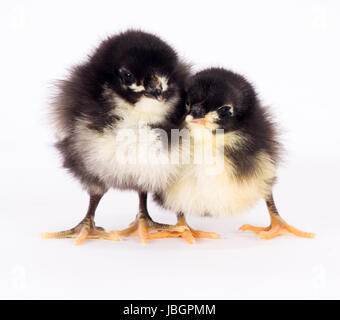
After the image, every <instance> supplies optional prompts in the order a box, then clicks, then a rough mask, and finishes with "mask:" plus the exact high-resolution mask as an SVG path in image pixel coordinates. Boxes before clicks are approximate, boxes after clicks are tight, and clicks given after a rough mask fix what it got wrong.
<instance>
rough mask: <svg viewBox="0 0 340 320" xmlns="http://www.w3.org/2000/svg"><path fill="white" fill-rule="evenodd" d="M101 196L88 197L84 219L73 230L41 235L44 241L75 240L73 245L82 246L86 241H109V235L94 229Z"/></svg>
mask: <svg viewBox="0 0 340 320" xmlns="http://www.w3.org/2000/svg"><path fill="white" fill-rule="evenodd" d="M102 196H103V195H102V194H101V195H90V203H89V207H88V210H87V213H86V216H85V218H84V219H83V220H82V221H81V222H80V223H79V224H78V225H77V226H75V227H74V228H72V229H69V230H65V231H60V232H52V233H43V234H42V235H41V236H42V238H44V239H62V238H76V239H75V241H74V244H75V245H80V244H82V243H83V242H84V241H85V240H86V239H105V240H109V239H110V237H109V234H108V233H107V232H105V230H104V229H103V228H101V227H96V225H95V223H94V215H95V211H96V209H97V206H98V203H99V201H100V199H101V198H102Z"/></svg>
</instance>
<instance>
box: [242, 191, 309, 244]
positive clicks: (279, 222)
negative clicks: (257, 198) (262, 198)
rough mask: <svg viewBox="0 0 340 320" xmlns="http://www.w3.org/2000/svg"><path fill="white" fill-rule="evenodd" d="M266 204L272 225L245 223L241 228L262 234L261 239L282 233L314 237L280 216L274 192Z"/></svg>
mask: <svg viewBox="0 0 340 320" xmlns="http://www.w3.org/2000/svg"><path fill="white" fill-rule="evenodd" d="M266 204H267V208H268V211H269V214H270V220H271V223H270V226H268V227H255V226H251V225H249V224H245V225H243V226H242V227H241V228H240V230H242V231H253V232H255V233H256V234H258V235H259V236H260V239H272V238H275V237H277V236H280V235H282V234H293V235H295V236H297V237H302V238H314V234H313V233H308V232H303V231H301V230H298V229H295V228H294V227H292V226H290V225H289V224H288V223H287V222H285V221H284V220H283V219H282V218H281V217H280V215H279V213H278V211H277V209H276V206H275V203H274V199H273V195H272V194H271V195H270V197H269V198H268V200H266Z"/></svg>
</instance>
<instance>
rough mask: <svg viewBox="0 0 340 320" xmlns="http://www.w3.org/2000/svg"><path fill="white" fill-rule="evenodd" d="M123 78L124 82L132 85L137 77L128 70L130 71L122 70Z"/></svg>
mask: <svg viewBox="0 0 340 320" xmlns="http://www.w3.org/2000/svg"><path fill="white" fill-rule="evenodd" d="M121 78H122V80H123V82H124V84H126V85H128V86H130V85H131V84H133V83H134V82H135V77H134V76H133V75H132V73H130V72H128V71H122V72H121Z"/></svg>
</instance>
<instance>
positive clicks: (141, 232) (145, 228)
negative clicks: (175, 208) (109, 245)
mask: <svg viewBox="0 0 340 320" xmlns="http://www.w3.org/2000/svg"><path fill="white" fill-rule="evenodd" d="M138 196H139V212H138V214H137V216H136V219H135V221H133V222H132V223H131V224H130V226H129V227H128V228H126V229H123V230H118V231H111V232H110V238H111V240H113V241H119V240H121V238H122V237H130V236H134V235H137V236H138V238H139V242H141V243H146V242H147V240H148V239H149V236H150V234H151V232H154V231H160V230H165V229H166V230H172V231H181V230H182V229H183V227H180V226H171V225H168V224H161V223H157V222H154V221H153V220H152V219H151V217H150V215H149V213H148V209H147V194H146V193H145V192H140V193H138Z"/></svg>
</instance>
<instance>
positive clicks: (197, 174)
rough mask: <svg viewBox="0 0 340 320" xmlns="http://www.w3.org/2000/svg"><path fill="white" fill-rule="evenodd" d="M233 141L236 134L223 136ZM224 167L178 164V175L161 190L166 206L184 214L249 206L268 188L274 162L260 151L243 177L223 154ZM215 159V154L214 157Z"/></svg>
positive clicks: (223, 212)
mask: <svg viewBox="0 0 340 320" xmlns="http://www.w3.org/2000/svg"><path fill="white" fill-rule="evenodd" d="M226 138H227V139H230V141H232V142H233V143H235V142H236V141H237V139H238V138H237V137H232V136H230V135H229V136H226ZM220 157H221V159H223V167H222V169H221V167H220V166H218V167H217V170H216V164H218V163H219V161H218V160H217V161H216V162H215V164H209V163H206V162H204V161H203V162H202V163H200V164H194V163H190V164H188V165H184V166H182V167H181V172H180V175H179V178H178V179H177V180H176V181H175V183H173V184H172V185H171V186H170V187H169V188H168V189H167V191H166V192H165V193H164V201H165V206H166V207H167V208H169V209H170V210H173V211H175V212H183V213H184V214H187V215H198V216H204V215H211V216H216V217H223V216H228V215H233V214H237V213H240V212H243V211H245V210H247V209H249V208H250V207H251V206H253V205H254V204H255V203H256V202H257V201H258V200H259V199H263V198H265V197H266V196H267V195H268V194H269V193H270V191H271V184H270V180H271V179H273V178H274V177H275V171H276V170H275V166H274V165H273V163H272V161H271V160H270V158H269V157H268V156H267V155H266V154H264V153H259V154H258V156H257V159H258V160H257V164H256V171H255V172H254V174H253V175H252V176H250V177H248V178H247V179H246V180H244V181H239V180H238V179H236V178H235V176H234V174H233V172H234V168H233V166H232V165H231V163H229V162H228V161H227V160H226V159H225V158H224V156H223V154H222V155H220ZM216 159H218V155H217V157H216Z"/></svg>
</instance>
